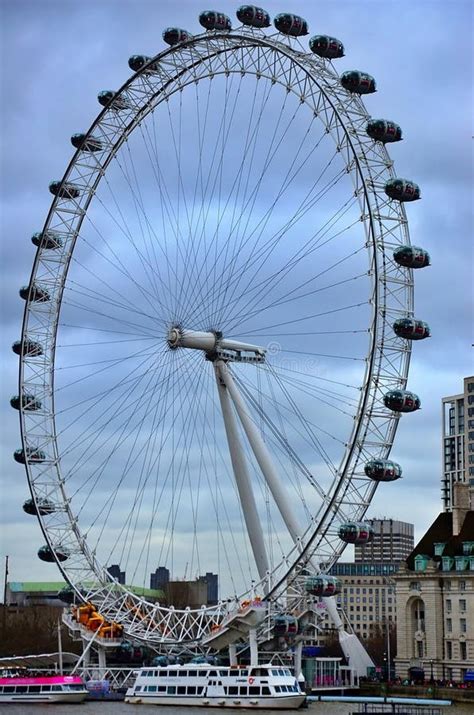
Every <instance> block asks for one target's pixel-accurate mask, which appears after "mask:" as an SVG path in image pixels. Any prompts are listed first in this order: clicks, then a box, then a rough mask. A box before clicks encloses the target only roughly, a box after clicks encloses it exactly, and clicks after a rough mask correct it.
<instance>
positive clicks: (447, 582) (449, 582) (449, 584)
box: [444, 581, 451, 591]
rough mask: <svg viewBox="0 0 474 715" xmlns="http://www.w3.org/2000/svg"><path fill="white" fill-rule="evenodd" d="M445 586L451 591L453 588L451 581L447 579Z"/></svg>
mask: <svg viewBox="0 0 474 715" xmlns="http://www.w3.org/2000/svg"><path fill="white" fill-rule="evenodd" d="M444 588H445V590H446V591H450V590H451V581H445V582H444Z"/></svg>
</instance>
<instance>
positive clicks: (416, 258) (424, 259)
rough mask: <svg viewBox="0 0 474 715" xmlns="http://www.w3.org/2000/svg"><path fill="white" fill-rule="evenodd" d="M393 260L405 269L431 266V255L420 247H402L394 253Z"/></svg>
mask: <svg viewBox="0 0 474 715" xmlns="http://www.w3.org/2000/svg"><path fill="white" fill-rule="evenodd" d="M393 259H394V261H395V262H396V263H398V265H399V266H403V267H404V268H426V266H429V265H431V263H430V254H429V253H428V251H425V249H424V248H420V247H419V246H400V248H397V249H396V250H395V251H394V252H393Z"/></svg>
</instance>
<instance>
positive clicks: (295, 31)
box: [273, 12, 308, 37]
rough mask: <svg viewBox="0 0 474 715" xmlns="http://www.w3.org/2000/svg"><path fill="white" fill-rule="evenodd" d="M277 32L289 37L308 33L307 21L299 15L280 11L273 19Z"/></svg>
mask: <svg viewBox="0 0 474 715" xmlns="http://www.w3.org/2000/svg"><path fill="white" fill-rule="evenodd" d="M273 24H274V25H275V27H276V29H277V30H278V32H281V33H282V34H283V35H290V36H291V37H301V35H307V34H308V23H307V22H306V20H304V19H303V18H302V17H300V16H299V15H293V14H291V13H289V12H282V13H280V15H277V16H276V17H275V19H274V20H273Z"/></svg>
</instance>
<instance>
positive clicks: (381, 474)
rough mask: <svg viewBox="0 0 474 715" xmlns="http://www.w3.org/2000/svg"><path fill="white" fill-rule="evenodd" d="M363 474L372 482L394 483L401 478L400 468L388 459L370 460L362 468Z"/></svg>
mask: <svg viewBox="0 0 474 715" xmlns="http://www.w3.org/2000/svg"><path fill="white" fill-rule="evenodd" d="M364 472H365V474H366V475H367V476H368V477H369V478H370V479H373V480H374V482H394V481H395V480H396V479H400V477H401V476H402V468H401V466H400V465H399V464H397V462H392V461H390V460H389V459H372V460H371V461H370V462H367V463H366V465H365V466H364Z"/></svg>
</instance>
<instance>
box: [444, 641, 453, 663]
mask: <svg viewBox="0 0 474 715" xmlns="http://www.w3.org/2000/svg"><path fill="white" fill-rule="evenodd" d="M446 658H447V660H452V659H453V644H452V643H451V641H446Z"/></svg>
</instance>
